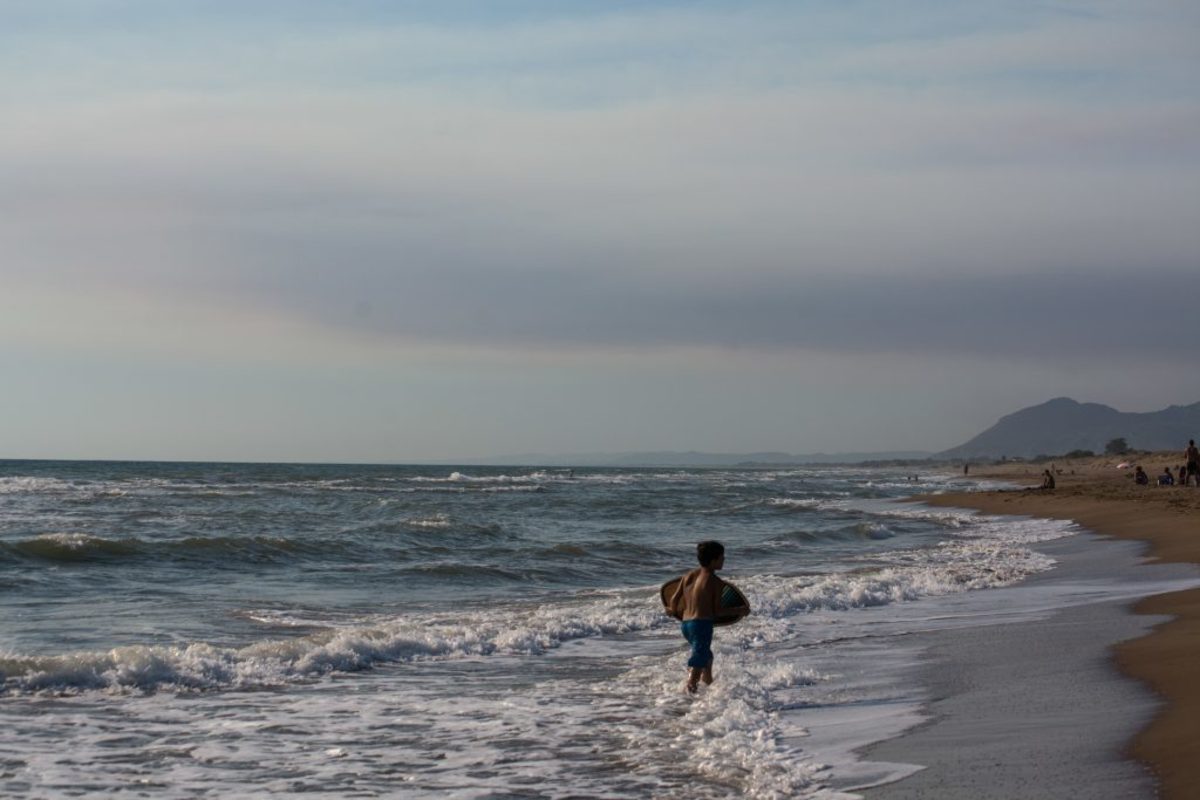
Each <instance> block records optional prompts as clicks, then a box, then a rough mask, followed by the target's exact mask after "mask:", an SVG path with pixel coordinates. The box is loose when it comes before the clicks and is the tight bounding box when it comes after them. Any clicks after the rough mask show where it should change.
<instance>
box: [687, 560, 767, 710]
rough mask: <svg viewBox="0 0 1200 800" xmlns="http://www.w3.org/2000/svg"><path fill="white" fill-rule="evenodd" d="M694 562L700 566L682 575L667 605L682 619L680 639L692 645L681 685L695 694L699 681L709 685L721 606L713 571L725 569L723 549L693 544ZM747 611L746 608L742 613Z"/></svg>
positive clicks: (722, 584) (722, 587)
mask: <svg viewBox="0 0 1200 800" xmlns="http://www.w3.org/2000/svg"><path fill="white" fill-rule="evenodd" d="M696 560H697V561H699V562H700V566H699V567H698V568H696V569H694V570H692V571H691V572H689V573H688V574H686V575H684V576H683V580H681V581H680V582H679V588H678V589H676V590H675V594H674V595H673V596H672V597H671V602H670V604H669V605H668V608H669V609H670V610H671V611H673V612H676V616H678V617H679V618H680V619H682V620H683V623H682V624H681V625H680V629H681V630H682V632H683V638H685V639H687V641H688V644H690V645H691V646H692V654H691V656H690V657H689V658H688V662H687V665H688V678H687V684H686V685H685V688H686V689H687V691H688V694H695V693H696V690H697V689H698V688H699V684H700V681H704V683H706V684H710V683H712V682H713V675H712V664H713V652H712V638H713V623H714V621H715V620H716V618H717V610H718V609H719V608H720V607H721V592H723V591H724V590H725V581H723V580H721V579H720V578H718V577H717V570H719V569H723V568H724V566H725V546H724V545H723V544H721V543H720V542H714V541H707V542H701V543H700V544H698V545H696ZM725 610H726V611H729V610H734V611H736V610H737V609H728V608H727V609H725ZM749 612H750V609H749V607H747V608H746V613H749Z"/></svg>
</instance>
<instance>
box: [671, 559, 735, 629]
mask: <svg viewBox="0 0 1200 800" xmlns="http://www.w3.org/2000/svg"><path fill="white" fill-rule="evenodd" d="M724 589H725V581H723V580H721V579H720V578H718V577H717V576H716V575H715V574H714V573H713V571H712V570H710V569H705V568H704V567H699V568H697V569H694V570H692V571H691V572H689V573H688V574H686V575H684V576H683V579H682V580H680V581H679V588H678V589H676V590H675V596H674V597H673V598H672V599H671V608H673V609H675V610H677V611H678V612H679V618H680V619H682V620H684V621H687V620H689V619H715V618H716V616H717V611H718V609H720V607H721V592H722V591H723V590H724Z"/></svg>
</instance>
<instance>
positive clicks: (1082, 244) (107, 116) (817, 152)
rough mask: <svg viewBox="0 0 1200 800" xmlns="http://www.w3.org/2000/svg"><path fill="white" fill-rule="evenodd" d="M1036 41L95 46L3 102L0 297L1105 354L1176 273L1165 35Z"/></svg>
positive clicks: (1181, 189)
mask: <svg viewBox="0 0 1200 800" xmlns="http://www.w3.org/2000/svg"><path fill="white" fill-rule="evenodd" d="M134 5H136V4H134ZM197 8H198V7H197ZM1059 8H1060V9H1065V10H1066V11H1067V12H1071V13H1062V12H1061V11H1056V12H1045V11H1044V10H1039V9H1040V6H1021V7H1020V8H1019V9H1018V10H1017V11H1015V12H1012V14H1011V15H1001V17H1000V18H994V17H991V16H986V15H984V16H981V15H980V14H979V13H978V12H970V13H968V12H966V11H962V10H960V11H957V12H954V13H950V12H945V13H942V12H939V13H936V14H935V13H929V14H926V15H924V16H918V17H917V18H915V21H914V19H908V20H907V21H905V20H896V19H892V17H891V16H885V17H882V18H880V20H879V21H878V28H877V29H874V30H872V31H871V32H869V33H861V32H860V33H858V34H857V35H856V32H855V31H856V29H855V26H854V25H852V24H851V23H853V22H854V21H855V20H856V19H858V20H859V21H861V19H860V18H856V17H853V16H850V15H847V14H846V13H841V12H839V13H834V12H830V11H828V10H826V11H825V12H821V14H820V15H819V16H814V14H812V13H808V12H806V13H803V14H800V13H794V14H793V13H784V12H783V10H782V9H783V7H772V8H771V9H770V10H771V13H765V12H764V13H759V14H731V13H729V12H727V11H722V10H720V9H716V10H714V9H713V8H712V7H705V8H702V9H701V10H699V11H693V10H687V9H681V8H676V7H667V8H662V7H656V8H652V9H649V10H645V9H642V8H641V7H638V8H632V9H631V8H629V7H624V8H622V9H621V10H620V11H619V12H618V13H612V14H598V15H597V14H595V13H593V14H589V15H587V16H584V17H569V16H568V17H562V16H558V17H553V18H548V17H546V16H539V15H537V14H533V15H532V16H530V17H524V18H520V19H517V20H515V21H514V20H508V21H503V20H502V21H495V20H492V21H489V22H488V23H487V24H480V23H478V22H476V23H474V24H468V23H464V22H463V21H462V20H454V19H445V18H443V19H432V20H431V19H423V20H420V21H417V22H413V21H404V20H396V19H389V20H387V21H386V22H385V23H384V24H380V25H378V26H375V27H372V26H370V25H365V24H354V23H353V21H349V20H341V21H340V22H339V23H338V25H335V26H334V28H333V29H332V30H331V31H324V32H322V31H321V29H320V28H319V27H318V26H305V25H293V26H290V27H285V28H284V29H283V30H282V31H280V32H278V33H277V34H276V35H275V36H274V37H273V38H272V39H271V40H270V44H271V46H270V47H267V48H263V47H261V46H260V43H259V42H257V41H256V42H254V43H253V45H252V44H251V43H250V40H249V38H248V37H245V36H243V35H241V34H231V36H230V37H229V40H228V41H223V40H214V38H213V37H214V36H216V35H217V34H218V33H220V32H222V31H230V30H231V27H230V26H229V25H228V23H221V22H220V21H219V20H218V19H217V18H216V17H204V18H203V19H202V20H201V21H202V22H203V23H204V24H202V25H200V33H198V34H195V35H193V36H191V37H190V38H189V36H188V35H185V34H179V33H175V34H174V36H175V37H176V38H179V37H182V38H181V39H180V42H179V43H180V44H181V46H180V47H179V48H178V50H177V52H172V47H171V44H172V42H173V41H175V40H174V39H171V40H164V41H163V42H160V43H158V44H154V45H153V53H152V55H153V58H152V59H151V60H150V62H149V63H150V64H152V65H153V68H152V69H148V68H147V67H146V66H145V65H143V64H140V63H136V61H135V60H134V59H129V58H121V57H119V56H118V55H117V54H118V53H119V50H120V48H119V45H120V44H121V42H122V41H123V39H122V36H123V34H121V33H119V32H115V33H114V32H112V31H109V32H108V33H104V34H102V35H100V36H99V40H100V41H99V43H98V44H96V45H95V46H94V47H93V48H90V49H89V48H83V49H82V50H81V51H80V52H78V53H76V54H70V55H67V56H64V58H65V59H66V60H65V62H64V63H63V64H59V65H57V66H55V67H54V68H47V69H46V70H45V71H44V72H40V73H37V74H36V75H34V76H33V80H31V81H30V87H29V88H28V89H27V90H25V91H27V92H28V95H18V96H16V99H13V96H10V106H11V110H12V112H13V113H12V114H10V115H9V117H8V120H9V123H8V125H7V126H6V127H5V129H4V130H3V131H0V153H2V154H0V177H3V183H2V184H0V210H2V211H3V214H2V215H0V235H2V236H3V238H4V241H5V242H6V244H7V250H8V252H7V260H6V262H5V265H4V266H3V267H2V268H0V269H3V272H4V275H5V278H6V279H7V280H8V281H10V283H13V284H20V283H25V284H28V285H31V286H38V287H42V288H46V287H49V288H56V289H58V290H59V291H62V292H65V293H86V292H87V291H88V290H89V288H94V287H116V288H118V289H126V290H129V291H131V292H136V293H137V294H138V295H139V296H143V297H146V298H148V299H147V302H152V301H153V298H155V297H158V298H163V300H164V302H168V303H178V302H180V301H186V302H192V303H195V304H197V305H207V306H211V307H213V308H221V307H230V308H237V309H239V310H240V311H239V313H243V312H244V313H247V314H251V315H253V314H254V313H255V310H259V311H261V312H262V313H263V314H264V315H268V316H271V317H283V318H294V319H296V320H297V321H299V322H303V323H309V324H312V325H318V326H325V327H327V328H330V329H336V330H339V331H346V332H348V333H350V334H368V335H371V336H375V337H381V338H385V339H386V338H389V337H391V338H395V339H397V340H403V341H425V342H430V343H455V344H487V345H489V346H491V345H497V344H500V345H504V346H509V347H513V348H521V347H547V348H589V347H595V348H602V347H609V346H643V347H673V346H699V347H708V346H727V347H744V348H759V349H778V348H820V349H824V350H827V351H830V352H841V351H856V352H861V351H867V350H875V351H879V352H892V351H897V350H919V349H922V348H925V349H928V350H930V351H937V352H941V351H953V352H959V353H974V354H993V355H1012V354H1018V355H1023V356H1030V357H1038V358H1043V357H1048V354H1053V353H1055V352H1060V351H1061V352H1072V353H1113V354H1126V355H1128V354H1130V353H1132V352H1134V349H1135V348H1134V347H1133V345H1132V344H1131V342H1132V341H1133V339H1132V338H1131V337H1128V336H1126V335H1124V334H1122V333H1120V332H1119V328H1117V327H1116V326H1111V325H1099V326H1097V324H1096V316H1095V315H1096V314H1097V313H1105V311H1106V310H1112V309H1119V308H1120V307H1121V305H1122V302H1124V303H1125V304H1126V305H1128V304H1129V303H1131V302H1136V303H1138V304H1141V305H1139V306H1138V307H1140V308H1155V309H1164V310H1166V311H1168V312H1169V314H1166V315H1165V316H1168V318H1175V317H1172V316H1171V315H1174V314H1182V313H1184V312H1185V310H1184V309H1183V308H1182V305H1181V301H1180V300H1179V299H1178V297H1179V293H1178V292H1176V291H1175V290H1174V288H1173V287H1174V286H1177V285H1178V282H1179V281H1180V280H1181V276H1182V275H1183V274H1184V273H1185V272H1186V271H1187V270H1188V269H1190V268H1191V267H1192V266H1193V265H1194V253H1195V252H1196V251H1197V249H1198V247H1200V233H1198V232H1197V228H1196V226H1195V225H1194V220H1195V219H1196V218H1197V217H1198V216H1200V189H1198V188H1197V187H1200V144H1198V143H1200V109H1198V108H1197V106H1196V104H1195V103H1194V101H1193V100H1191V99H1190V96H1181V95H1179V94H1178V92H1177V91H1176V90H1175V89H1174V88H1172V87H1176V86H1178V85H1179V84H1178V83H1177V80H1178V75H1174V77H1172V78H1171V79H1170V80H1167V81H1164V82H1162V83H1161V85H1160V90H1159V91H1158V92H1157V93H1151V94H1147V95H1138V93H1137V91H1136V90H1137V89H1138V88H1139V87H1140V88H1144V87H1145V86H1147V85H1148V84H1149V83H1150V82H1152V81H1151V78H1154V77H1156V76H1162V75H1165V74H1168V73H1170V72H1171V70H1180V69H1182V71H1183V72H1184V73H1188V70H1190V74H1192V76H1193V77H1194V72H1195V67H1194V64H1193V65H1189V63H1188V62H1187V61H1186V60H1185V59H1184V58H1183V56H1182V55H1181V53H1182V52H1183V51H1182V49H1181V44H1180V42H1181V41H1182V38H1181V37H1183V33H1181V30H1186V29H1187V27H1188V24H1187V23H1188V22H1190V21H1191V20H1192V19H1193V17H1192V16H1191V12H1188V11H1186V9H1183V8H1182V7H1178V6H1176V5H1173V4H1170V3H1158V4H1155V5H1154V6H1153V7H1152V8H1151V12H1153V13H1150V12H1148V13H1147V14H1146V15H1144V16H1141V17H1135V16H1134V15H1132V14H1131V9H1132V6H1129V5H1127V4H1119V3H1110V4H1107V5H1105V6H1101V7H1093V6H1090V5H1089V6H1087V7H1084V6H1080V5H1071V4H1068V5H1066V6H1060V7H1059ZM310 11H311V9H310ZM775 12H779V15H778V16H776V15H775ZM1084 12H1086V14H1085V13H1084ZM305 13H308V12H305ZM202 16H203V15H202ZM1172 20H1174V21H1175V22H1176V23H1177V24H1176V25H1175V26H1174V27H1173V26H1172V25H1171V24H1170V23H1171V22H1172ZM268 21H269V20H268ZM310 21H311V20H310ZM648 23H649V24H648ZM257 24H258V25H259V26H261V25H263V24H265V22H264V20H257ZM1122 26H1128V27H1125V28H1123V27H1122ZM250 27H251V28H255V26H254V25H251V26H250ZM255 29H256V28H255ZM1123 33H1124V35H1123ZM30 36H31V37H32V38H31V39H29V40H28V41H41V40H42V39H44V38H45V37H47V36H50V34H48V33H46V32H45V31H43V32H41V33H40V34H37V36H34V35H33V34H30ZM39 36H40V37H41V39H39V38H38V37H39ZM28 41H27V42H26V43H27V44H28ZM151 44H153V43H151ZM208 44H214V45H215V49H209V48H207V47H206V45H208ZM1114 48H1115V49H1114ZM35 50H36V48H34V47H32V46H29V47H27V48H26V49H25V50H24V51H20V50H18V54H20V53H21V52H24V54H25V56H27V57H29V58H32V59H34V61H36V58H35V57H34V55H30V54H31V53H34V51H35ZM1155 53H1157V54H1158V56H1157V57H1156V58H1151V56H1154V54H1155ZM1106 54H1115V56H1116V57H1115V58H1113V59H1112V60H1111V61H1106ZM9 58H10V59H17V60H16V61H15V62H13V63H16V64H17V65H18V66H19V65H20V59H19V57H18V56H13V55H12V54H11V53H10V55H9ZM1147 63H1149V66H1147ZM260 67H261V68H262V69H261V70H260V69H259V68H260ZM1072 71H1074V72H1076V73H1088V74H1095V75H1100V76H1104V77H1105V78H1106V79H1107V78H1108V77H1111V76H1113V75H1116V76H1117V77H1118V78H1119V79H1120V80H1118V81H1117V84H1119V86H1118V88H1119V91H1115V92H1114V93H1113V94H1112V96H1109V97H1099V96H1098V95H1097V94H1096V92H1095V90H1094V88H1093V87H1092V86H1091V85H1089V84H1087V83H1086V82H1083V83H1080V82H1078V81H1072V80H1064V79H1063V77H1064V75H1065V74H1066V73H1071V72H1072ZM34 72H36V71H34ZM79 74H83V75H84V76H85V77H84V78H83V80H84V82H85V85H86V88H87V89H88V90H89V91H88V96H77V95H72V94H71V93H70V92H67V93H66V94H63V93H61V91H60V92H59V93H56V92H48V93H46V95H45V96H42V97H35V96H34V93H35V90H36V89H37V88H39V86H40V87H41V88H43V89H44V88H46V86H47V85H49V84H54V82H55V80H61V81H66V82H67V83H70V81H73V80H76V77H74V76H77V75H79ZM1038 75H1042V76H1047V75H1048V76H1049V78H1046V79H1044V80H1038V78H1037V76H1038ZM998 76H999V77H1002V78H1004V80H1001V81H999V82H997V80H996V79H997V77H998ZM1068 77H1069V76H1068ZM311 78H315V80H312V81H310V79H311ZM1189 85H1190V84H1189ZM572 87H574V88H572ZM59 88H60V90H61V88H62V87H61V86H60V87H59ZM93 90H94V94H93ZM550 98H553V102H551V101H549V99H550ZM568 98H569V99H570V101H569V102H567V100H568ZM597 98H600V99H597ZM534 100H537V102H531V101H534ZM543 101H545V102H543ZM1147 276H1153V277H1151V278H1147ZM1178 318H1179V319H1182V318H1183V316H1179V317H1178ZM1006 326H1007V327H1008V328H1009V329H1010V330H1008V331H1007V332H1005V333H1004V334H1003V335H1000V334H999V332H1000V331H1001V330H1002V329H1004V328H1005V327H1006ZM1097 327H1100V328H1101V330H1099V331H1095V330H1094V329H1095V328H1097ZM1051 343H1053V345H1052V346H1051Z"/></svg>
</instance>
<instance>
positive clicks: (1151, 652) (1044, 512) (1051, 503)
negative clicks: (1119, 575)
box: [920, 453, 1200, 800]
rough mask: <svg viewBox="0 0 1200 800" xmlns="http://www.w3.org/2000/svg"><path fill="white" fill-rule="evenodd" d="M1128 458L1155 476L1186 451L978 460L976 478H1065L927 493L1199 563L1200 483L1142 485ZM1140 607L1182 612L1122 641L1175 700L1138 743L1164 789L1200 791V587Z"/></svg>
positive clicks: (1179, 799) (1139, 667) (1122, 658)
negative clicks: (1049, 473) (1040, 460)
mask: <svg viewBox="0 0 1200 800" xmlns="http://www.w3.org/2000/svg"><path fill="white" fill-rule="evenodd" d="M1122 461H1127V462H1129V463H1131V464H1134V465H1136V464H1140V465H1141V466H1142V468H1143V469H1144V470H1145V471H1146V472H1147V473H1148V474H1149V475H1150V479H1151V481H1154V480H1155V479H1156V477H1157V476H1158V475H1159V474H1160V473H1161V472H1162V471H1163V467H1165V466H1169V467H1171V468H1172V471H1173V472H1174V471H1175V469H1176V467H1178V465H1179V464H1180V463H1182V457H1181V454H1180V453H1159V454H1150V455H1141V456H1137V457H1131V458H1123V459H1117V458H1099V457H1097V458H1090V459H1076V460H1066V459H1060V460H1057V461H1055V462H1053V464H1051V463H1046V464H1032V463H1029V464H1025V463H1019V464H1018V463H1008V464H1001V465H995V466H988V467H982V466H979V467H975V468H973V469H972V470H971V477H979V478H998V479H1002V480H1006V481H1012V482H1013V483H1017V484H1025V485H1028V486H1031V487H1036V486H1039V485H1040V484H1041V479H1042V470H1044V469H1047V468H1050V467H1051V466H1052V467H1053V469H1054V471H1055V473H1056V479H1057V482H1058V485H1057V487H1056V488H1055V489H1054V490H1053V491H1042V490H1040V489H1018V490H1011V491H989V492H962V493H954V494H944V495H936V496H929V497H923V498H920V499H921V500H922V501H923V502H926V503H929V504H931V505H943V506H955V507H960V508H974V509H977V510H979V511H982V512H984V513H988V514H1016V515H1022V516H1037V517H1049V518H1055V519H1071V520H1074V521H1076V522H1078V523H1079V524H1080V525H1082V526H1084V527H1086V528H1088V529H1090V530H1092V531H1095V532H1096V533H1099V534H1103V535H1108V536H1114V537H1118V538H1124V539H1139V540H1143V541H1146V542H1148V543H1149V544H1150V555H1151V556H1152V557H1153V558H1155V559H1158V560H1161V561H1170V562H1191V563H1194V564H1200V489H1198V488H1194V487H1180V486H1174V487H1160V486H1156V485H1151V486H1137V485H1135V484H1134V482H1133V469H1132V467H1131V468H1129V469H1118V464H1119V463H1121V462H1122ZM1134 611H1135V612H1137V613H1139V614H1167V615H1170V616H1172V617H1174V619H1172V620H1171V621H1169V622H1166V623H1164V624H1162V625H1160V626H1158V627H1157V628H1155V629H1154V631H1153V632H1152V633H1150V634H1149V635H1147V636H1144V637H1142V638H1139V639H1134V640H1132V641H1129V642H1125V643H1122V644H1120V645H1118V646H1117V647H1116V648H1115V652H1114V658H1115V660H1116V663H1117V665H1118V666H1119V667H1120V669H1121V671H1122V672H1124V673H1125V674H1127V675H1130V676H1132V677H1134V678H1137V679H1138V680H1140V681H1143V682H1144V683H1146V684H1147V685H1148V686H1150V687H1151V688H1152V689H1153V690H1154V691H1155V692H1156V693H1158V694H1159V695H1160V696H1162V697H1163V698H1164V699H1165V700H1166V704H1165V706H1164V708H1163V710H1162V711H1161V712H1160V713H1159V714H1158V715H1157V716H1156V717H1155V718H1154V720H1153V721H1152V722H1151V723H1150V725H1149V726H1148V727H1147V728H1146V729H1145V730H1143V731H1142V732H1141V733H1140V734H1138V736H1137V737H1136V738H1135V740H1134V741H1133V743H1132V744H1131V746H1130V750H1129V752H1130V754H1131V755H1132V756H1133V757H1134V758H1137V759H1138V760H1140V761H1143V762H1145V763H1146V764H1147V765H1148V766H1149V767H1150V769H1151V770H1152V771H1153V773H1154V774H1155V776H1156V777H1157V779H1158V781H1159V788H1160V790H1161V794H1162V796H1163V797H1165V798H1168V800H1185V798H1195V797H1197V793H1198V792H1200V789H1197V787H1200V674H1198V667H1200V589H1191V590H1187V591H1182V592H1172V593H1169V594H1162V595H1157V596H1154V597H1148V598H1146V599H1145V600H1143V601H1141V602H1140V603H1138V604H1137V605H1136V606H1135V607H1134Z"/></svg>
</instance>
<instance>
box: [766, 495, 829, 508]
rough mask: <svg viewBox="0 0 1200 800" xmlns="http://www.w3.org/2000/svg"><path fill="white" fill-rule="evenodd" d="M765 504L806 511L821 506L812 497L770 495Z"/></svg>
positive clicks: (819, 502) (818, 501)
mask: <svg viewBox="0 0 1200 800" xmlns="http://www.w3.org/2000/svg"><path fill="white" fill-rule="evenodd" d="M767 505H769V506H774V507H776V508H791V509H798V510H804V511H808V510H813V509H817V508H821V506H822V503H821V501H820V500H818V499H816V498H813V497H772V498H771V499H770V500H768V501H767Z"/></svg>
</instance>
